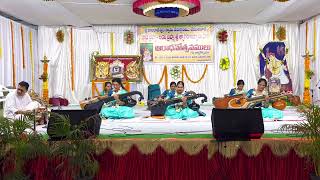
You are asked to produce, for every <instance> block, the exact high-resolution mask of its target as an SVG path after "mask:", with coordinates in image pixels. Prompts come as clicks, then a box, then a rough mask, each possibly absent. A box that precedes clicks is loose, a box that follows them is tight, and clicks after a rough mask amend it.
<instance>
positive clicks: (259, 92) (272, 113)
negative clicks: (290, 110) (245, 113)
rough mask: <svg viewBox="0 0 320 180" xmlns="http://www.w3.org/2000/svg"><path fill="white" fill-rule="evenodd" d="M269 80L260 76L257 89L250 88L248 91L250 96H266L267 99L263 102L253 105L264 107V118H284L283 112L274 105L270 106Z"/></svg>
mask: <svg viewBox="0 0 320 180" xmlns="http://www.w3.org/2000/svg"><path fill="white" fill-rule="evenodd" d="M266 87H267V81H266V80H265V79H263V78H260V79H259V81H258V87H257V88H256V89H250V90H249V91H248V93H247V97H248V98H253V97H258V96H265V101H264V102H262V103H257V104H253V105H252V106H251V107H262V108H261V109H262V116H263V118H274V119H281V118H283V112H282V111H280V110H277V109H274V108H272V107H269V96H268V92H267V90H266Z"/></svg>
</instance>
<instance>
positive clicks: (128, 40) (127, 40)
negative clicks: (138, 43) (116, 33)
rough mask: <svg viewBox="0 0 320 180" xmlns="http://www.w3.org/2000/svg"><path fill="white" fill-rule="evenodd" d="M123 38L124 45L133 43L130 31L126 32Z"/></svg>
mask: <svg viewBox="0 0 320 180" xmlns="http://www.w3.org/2000/svg"><path fill="white" fill-rule="evenodd" d="M123 38H124V42H125V43H126V44H133V42H134V35H133V32H132V31H126V32H125V33H124V37H123Z"/></svg>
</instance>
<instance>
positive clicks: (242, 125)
mask: <svg viewBox="0 0 320 180" xmlns="http://www.w3.org/2000/svg"><path fill="white" fill-rule="evenodd" d="M211 122H212V132H213V136H214V137H215V139H216V140H217V141H238V140H250V139H258V138H260V137H261V136H262V135H263V133H264V125H263V118H262V113H261V109H260V108H252V109H215V108H214V109H212V114H211Z"/></svg>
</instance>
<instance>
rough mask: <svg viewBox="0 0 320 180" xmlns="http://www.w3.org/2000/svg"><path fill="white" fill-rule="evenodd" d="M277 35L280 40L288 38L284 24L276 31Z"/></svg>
mask: <svg viewBox="0 0 320 180" xmlns="http://www.w3.org/2000/svg"><path fill="white" fill-rule="evenodd" d="M276 35H277V38H278V39H279V40H280V41H283V40H286V36H287V31H286V28H285V27H283V26H280V27H279V28H278V30H277V32H276Z"/></svg>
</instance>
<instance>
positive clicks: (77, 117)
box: [47, 110, 101, 141]
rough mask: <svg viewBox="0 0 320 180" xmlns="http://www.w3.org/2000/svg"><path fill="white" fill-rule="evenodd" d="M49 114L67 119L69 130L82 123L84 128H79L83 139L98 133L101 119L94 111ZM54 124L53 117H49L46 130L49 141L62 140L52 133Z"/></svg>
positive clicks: (66, 111) (54, 111)
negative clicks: (83, 136)
mask: <svg viewBox="0 0 320 180" xmlns="http://www.w3.org/2000/svg"><path fill="white" fill-rule="evenodd" d="M51 113H55V114H59V115H63V116H66V117H68V118H69V120H70V122H69V123H70V125H71V129H72V128H74V127H75V126H78V125H80V124H81V122H84V124H85V127H83V128H81V131H82V132H83V133H84V135H85V138H89V137H92V136H96V135H99V133H100V126H101V117H100V115H99V114H98V113H97V111H96V110H52V111H51ZM54 122H55V118H54V116H50V118H49V122H48V128H47V134H48V135H49V140H52V141H57V140H63V139H64V138H65V137H64V136H63V135H61V136H59V135H58V136H57V135H56V134H54V133H53V129H54Z"/></svg>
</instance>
